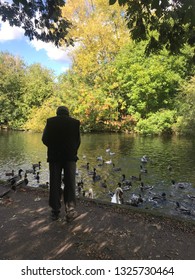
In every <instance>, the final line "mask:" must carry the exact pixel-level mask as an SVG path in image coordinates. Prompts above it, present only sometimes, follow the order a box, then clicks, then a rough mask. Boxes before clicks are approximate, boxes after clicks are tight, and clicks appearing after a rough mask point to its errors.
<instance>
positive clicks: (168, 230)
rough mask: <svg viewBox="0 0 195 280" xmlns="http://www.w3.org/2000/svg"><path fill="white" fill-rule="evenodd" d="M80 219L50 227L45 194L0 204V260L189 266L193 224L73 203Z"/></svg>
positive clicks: (194, 247)
mask: <svg viewBox="0 0 195 280" xmlns="http://www.w3.org/2000/svg"><path fill="white" fill-rule="evenodd" d="M77 210H78V212H79V214H80V215H79V216H78V217H77V219H76V220H74V221H73V222H72V223H67V222H66V221H65V219H64V217H63V213H61V218H60V219H59V220H58V221H51V219H50V209H49V207H48V191H46V190H40V189H39V190H38V189H32V188H21V189H19V190H17V191H16V192H14V191H11V192H9V193H8V194H7V195H5V196H4V197H3V198H1V199H0V236H1V246H0V259H1V260H39V259H42V260H63V259H64V260H142V259H143V260H151V259H152V260H194V259H195V224H194V223H192V222H182V221H180V220H178V219H175V218H170V217H162V216H160V215H151V213H143V211H141V210H139V209H137V208H133V207H130V206H121V205H116V204H111V203H102V202H101V201H97V200H90V199H78V201H77Z"/></svg>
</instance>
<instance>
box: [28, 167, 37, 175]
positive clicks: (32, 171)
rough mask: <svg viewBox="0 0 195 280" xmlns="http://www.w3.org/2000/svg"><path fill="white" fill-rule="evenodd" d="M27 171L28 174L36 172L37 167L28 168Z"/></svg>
mask: <svg viewBox="0 0 195 280" xmlns="http://www.w3.org/2000/svg"><path fill="white" fill-rule="evenodd" d="M25 173H26V174H35V173H36V168H35V167H33V168H32V169H27V170H26V171H25Z"/></svg>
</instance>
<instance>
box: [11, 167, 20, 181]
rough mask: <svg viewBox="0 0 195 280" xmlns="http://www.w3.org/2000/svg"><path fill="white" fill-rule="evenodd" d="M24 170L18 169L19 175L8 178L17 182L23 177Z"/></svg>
mask: <svg viewBox="0 0 195 280" xmlns="http://www.w3.org/2000/svg"><path fill="white" fill-rule="evenodd" d="M22 172H23V169H21V168H20V169H19V170H18V175H15V176H12V177H11V178H9V179H8V181H13V180H14V181H15V182H17V181H19V180H21V179H22Z"/></svg>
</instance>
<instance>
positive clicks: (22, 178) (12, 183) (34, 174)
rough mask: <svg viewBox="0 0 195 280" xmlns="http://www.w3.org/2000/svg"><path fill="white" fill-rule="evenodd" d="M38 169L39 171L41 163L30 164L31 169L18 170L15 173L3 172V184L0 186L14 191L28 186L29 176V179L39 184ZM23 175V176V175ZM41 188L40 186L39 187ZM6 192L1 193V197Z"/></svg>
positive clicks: (12, 171)
mask: <svg viewBox="0 0 195 280" xmlns="http://www.w3.org/2000/svg"><path fill="white" fill-rule="evenodd" d="M40 169H41V162H40V161H39V162H38V163H34V164H32V168H31V169H27V170H25V171H24V170H23V169H21V168H20V169H19V170H18V171H17V172H15V171H14V170H11V171H10V172H5V178H7V179H6V180H5V183H4V184H3V185H2V186H1V187H2V188H7V190H8V191H9V190H10V189H12V190H14V191H15V190H16V189H17V188H19V187H25V186H27V185H28V183H29V180H28V176H29V174H31V179H32V178H33V179H34V180H35V181H36V183H37V184H39V182H40V172H39V171H40ZM23 173H24V175H23ZM39 186H41V185H39ZM6 193H7V192H6V191H5V192H2V194H1V197H2V196H4V195H5V194H6Z"/></svg>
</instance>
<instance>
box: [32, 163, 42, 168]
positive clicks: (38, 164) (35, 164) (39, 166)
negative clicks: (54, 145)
mask: <svg viewBox="0 0 195 280" xmlns="http://www.w3.org/2000/svg"><path fill="white" fill-rule="evenodd" d="M32 167H33V168H39V169H40V168H41V161H39V162H38V163H33V164H32Z"/></svg>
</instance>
